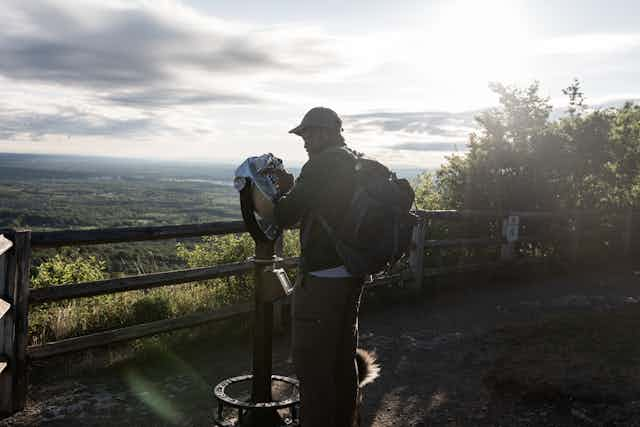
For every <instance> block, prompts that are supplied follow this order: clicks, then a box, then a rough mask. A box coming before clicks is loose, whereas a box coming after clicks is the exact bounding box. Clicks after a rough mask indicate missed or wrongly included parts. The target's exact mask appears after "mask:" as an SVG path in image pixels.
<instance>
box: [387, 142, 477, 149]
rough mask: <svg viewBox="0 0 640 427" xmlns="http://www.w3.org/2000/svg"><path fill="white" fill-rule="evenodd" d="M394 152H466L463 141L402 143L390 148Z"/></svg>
mask: <svg viewBox="0 0 640 427" xmlns="http://www.w3.org/2000/svg"><path fill="white" fill-rule="evenodd" d="M391 148H392V149H395V150H407V151H466V144H465V142H464V141H462V142H460V143H457V142H403V143H400V144H395V145H393V146H392V147H391Z"/></svg>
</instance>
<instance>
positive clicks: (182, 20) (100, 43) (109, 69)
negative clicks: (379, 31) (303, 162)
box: [0, 0, 341, 107]
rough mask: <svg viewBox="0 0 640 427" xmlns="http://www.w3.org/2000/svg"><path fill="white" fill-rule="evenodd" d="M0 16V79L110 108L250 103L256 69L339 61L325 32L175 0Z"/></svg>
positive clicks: (11, 4) (17, 5)
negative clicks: (59, 88) (241, 19)
mask: <svg viewBox="0 0 640 427" xmlns="http://www.w3.org/2000/svg"><path fill="white" fill-rule="evenodd" d="M80 12H81V13H80ZM0 20H2V22H3V25H2V26H0V76H2V77H5V78H8V79H12V80H16V81H23V82H25V81H27V82H28V81H33V82H38V83H45V84H51V85H64V86H65V87H75V88H79V89H83V90H87V89H88V90H91V91H96V92H100V93H101V94H102V95H101V96H100V98H101V99H102V100H107V101H110V102H113V103H116V104H120V103H122V104H125V105H133V104H136V105H140V106H148V107H153V106H167V105H169V104H171V102H175V103H176V104H177V105H184V104H190V103H191V104H204V103H214V104H221V103H229V104H238V103H251V102H257V101H259V98H260V97H259V96H256V95H255V94H251V95H248V94H247V93H250V92H251V87H252V86H255V85H256V84H258V82H259V81H260V78H259V77H260V76H261V75H265V74H268V73H276V74H278V75H282V76H287V75H289V76H295V75H299V74H300V73H313V72H318V73H320V72H322V71H323V70H326V69H327V68H328V67H330V66H335V65H338V64H340V63H341V60H340V59H339V58H338V56H337V54H336V55H334V52H332V45H333V41H332V40H331V39H330V38H328V37H326V36H325V35H323V34H319V33H316V32H313V31H307V32H305V30H304V29H300V28H298V29H294V28H291V29H287V28H280V27H277V28H252V27H248V26H246V25H243V24H239V23H233V22H226V21H222V20H219V19H216V18H214V17H209V16H206V15H202V14H198V13H197V12H195V11H194V10H192V9H190V8H188V7H186V6H183V5H181V4H180V3H178V2H174V1H166V2H162V3H161V2H137V3H133V2H130V3H119V2H113V1H112V2H105V3H104V4H103V3H100V2H86V3H83V4H82V6H81V7H78V4H77V3H75V2H71V1H56V0H45V1H41V2H38V4H37V5H36V4H34V3H31V2H23V1H17V0H8V5H5V7H4V8H3V10H2V11H0ZM288 32H295V37H291V36H290V34H288ZM238 82H242V84H241V85H240V84H238ZM231 87H233V88H242V89H239V90H236V91H234V92H232V91H231V89H229V88H231ZM222 88H224V89H225V90H221V89H222ZM195 91H198V92H200V93H201V95H195V94H194V93H195Z"/></svg>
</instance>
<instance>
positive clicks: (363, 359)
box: [356, 348, 380, 387]
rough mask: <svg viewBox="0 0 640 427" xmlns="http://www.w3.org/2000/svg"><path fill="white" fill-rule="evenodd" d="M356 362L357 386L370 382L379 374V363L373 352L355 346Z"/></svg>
mask: <svg viewBox="0 0 640 427" xmlns="http://www.w3.org/2000/svg"><path fill="white" fill-rule="evenodd" d="M356 363H357V365H358V380H359V381H358V382H359V384H358V386H359V387H364V386H365V385H367V384H370V383H372V382H373V381H375V379H376V378H378V377H379V376H380V365H378V363H377V358H376V354H375V353H372V352H369V351H367V350H363V349H361V348H357V349H356Z"/></svg>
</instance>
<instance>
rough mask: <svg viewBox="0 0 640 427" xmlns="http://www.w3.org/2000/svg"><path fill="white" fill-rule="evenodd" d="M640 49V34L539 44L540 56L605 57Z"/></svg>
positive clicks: (588, 36)
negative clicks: (605, 55)
mask: <svg viewBox="0 0 640 427" xmlns="http://www.w3.org/2000/svg"><path fill="white" fill-rule="evenodd" d="M638 47H640V33H626V34H619V33H618V34H617V33H593V34H588V33H586V34H575V35H569V36H561V37H555V38H551V39H547V40H543V41H541V42H539V43H538V44H537V45H535V46H534V47H533V51H534V52H535V53H537V54H540V55H603V54H615V53H626V52H629V51H632V50H634V49H637V48H638Z"/></svg>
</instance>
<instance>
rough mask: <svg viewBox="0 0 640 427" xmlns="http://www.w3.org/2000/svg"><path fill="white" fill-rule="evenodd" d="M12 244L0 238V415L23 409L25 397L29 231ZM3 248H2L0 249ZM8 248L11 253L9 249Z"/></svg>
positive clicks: (14, 236) (16, 234) (17, 234)
mask: <svg viewBox="0 0 640 427" xmlns="http://www.w3.org/2000/svg"><path fill="white" fill-rule="evenodd" d="M9 237H10V238H11V240H12V242H11V244H8V243H7V242H6V239H5V238H4V237H2V238H1V239H0V250H4V252H0V300H1V301H2V302H0V304H1V305H2V306H3V307H4V308H3V309H1V310H0V313H2V312H4V313H3V315H2V316H0V327H1V328H0V333H1V335H0V357H2V359H3V361H2V362H1V364H0V367H2V366H3V368H2V369H0V414H1V415H2V416H6V415H10V414H12V413H14V412H17V411H20V410H22V409H24V405H25V402H26V397H27V385H28V383H27V342H28V307H29V274H30V267H31V231H16V232H13V233H11V235H10V236H9ZM1 248H4V249H1ZM9 249H10V250H9Z"/></svg>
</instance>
